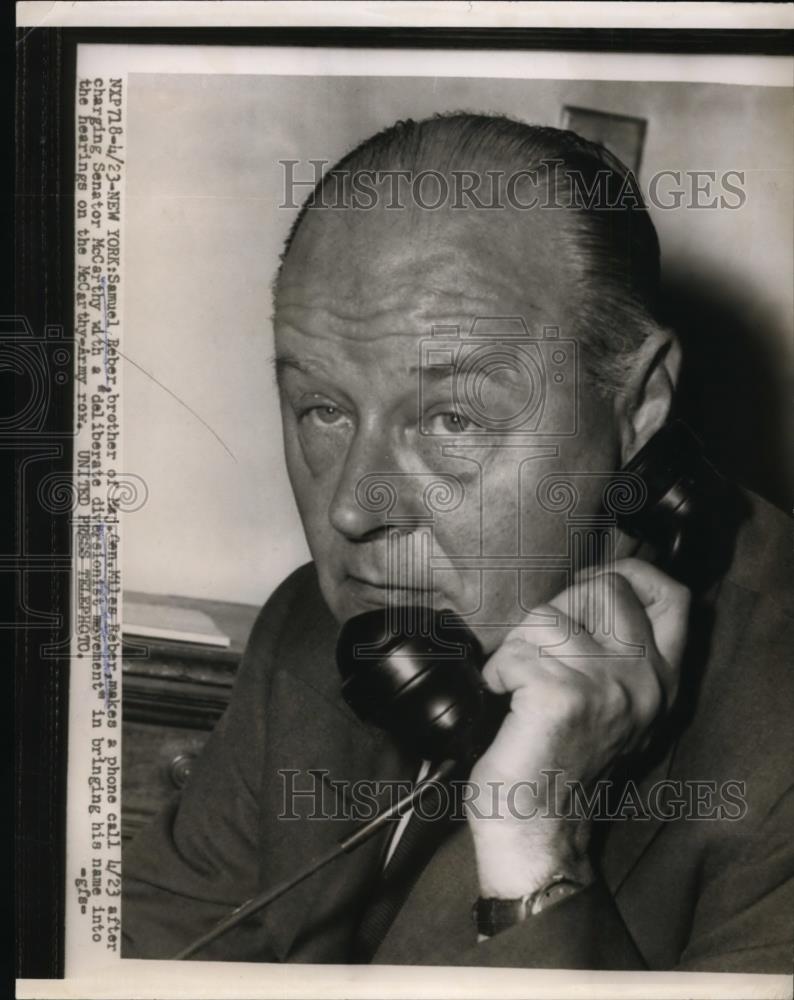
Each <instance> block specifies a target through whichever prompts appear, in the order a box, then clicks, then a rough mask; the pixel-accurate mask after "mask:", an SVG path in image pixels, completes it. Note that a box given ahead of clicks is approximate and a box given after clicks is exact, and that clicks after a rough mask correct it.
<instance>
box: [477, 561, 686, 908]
mask: <svg viewBox="0 0 794 1000" xmlns="http://www.w3.org/2000/svg"><path fill="white" fill-rule="evenodd" d="M688 608H689V593H688V591H687V590H686V589H685V588H684V587H683V586H681V585H680V584H678V583H676V582H675V581H674V580H672V579H670V578H669V577H668V576H666V575H665V574H664V573H662V572H661V571H660V570H658V569H656V568H655V567H653V566H651V565H649V564H648V563H645V562H641V561H639V560H637V559H625V560H621V561H618V562H617V563H615V565H614V570H613V572H609V573H606V572H593V573H591V574H588V575H587V576H586V577H585V578H580V579H579V581H578V582H577V583H576V584H574V585H573V586H571V587H570V588H568V589H567V590H565V591H563V592H562V593H561V594H559V595H558V596H557V597H556V598H554V599H553V600H552V601H550V602H549V604H544V605H541V606H539V607H538V608H536V609H535V610H534V612H533V614H532V616H530V618H528V619H527V623H526V624H524V625H522V626H520V627H518V628H516V629H514V630H513V631H512V632H511V633H509V635H508V636H507V638H506V640H505V641H504V643H503V644H502V646H501V647H500V648H499V649H498V650H497V651H496V652H495V653H494V654H493V656H492V657H491V658H490V660H489V661H488V663H487V664H486V666H485V670H484V672H483V676H484V678H485V680H486V682H487V684H488V686H489V687H490V688H491V689H492V690H493V691H495V692H497V693H509V694H510V695H511V700H510V710H509V712H508V714H507V716H506V718H505V720H504V722H503V724H502V726H501V728H500V729H499V732H498V733H497V735H496V738H495V739H494V741H493V743H492V744H491V746H490V747H489V748H488V750H487V752H486V753H485V754H484V755H483V756H482V757H481V758H480V760H479V761H478V762H477V764H476V765H475V767H474V769H473V770H472V773H471V782H472V784H473V785H474V786H478V787H479V790H480V792H479V797H478V798H475V799H474V800H472V801H471V802H470V803H469V804H468V806H467V811H468V821H469V825H470V828H471V831H472V834H473V837H474V844H475V850H476V855H477V866H478V871H479V878H480V888H481V893H482V895H483V896H501V897H505V898H513V897H518V896H522V895H524V894H526V893H530V892H533V891H535V890H536V889H538V888H540V887H541V886H542V885H543V884H544V883H545V882H546V881H547V880H548V879H549V878H550V877H551V876H552V875H554V874H556V873H557V872H560V871H562V872H565V873H566V874H567V875H569V876H570V877H573V878H578V879H579V880H580V881H584V882H588V881H590V879H591V877H592V875H591V872H590V868H589V861H588V858H587V847H588V841H589V825H588V823H587V822H586V820H585V819H578V820H577V819H572V818H559V817H561V816H565V815H566V808H567V805H568V802H567V801H566V798H565V793H566V792H567V790H568V786H567V785H566V783H567V782H575V783H578V784H579V785H580V786H582V788H583V790H584V791H587V790H589V789H590V788H592V786H593V785H594V783H595V782H596V781H597V780H598V779H599V778H603V777H604V776H605V775H606V774H607V773H608V772H609V770H610V768H611V767H612V765H613V764H614V762H615V761H616V759H617V758H618V757H619V756H621V755H623V754H627V753H630V752H632V751H634V750H636V749H641V748H642V747H643V746H644V745H645V744H646V743H647V742H648V739H649V738H650V731H651V727H652V726H653V724H654V722H655V721H656V720H657V718H659V717H660V715H662V714H663V713H664V712H665V711H666V710H667V709H668V708H669V707H670V706H671V705H672V703H673V701H674V699H675V696H676V693H677V690H678V672H679V666H680V661H681V656H682V653H683V648H684V642H685V638H686V625H687V618H688ZM544 618H545V619H546V623H543V619H544ZM535 622H539V623H540V624H537V625H536V624H535ZM530 623H531V624H530ZM549 771H556V772H559V773H558V774H557V776H556V781H555V782H553V783H552V782H549V781H548V780H547V778H546V777H545V776H544V773H543V772H549ZM493 783H496V784H495V785H494V784H493ZM550 788H551V789H552V790H554V789H555V788H556V789H557V795H558V797H557V800H556V801H552V802H549V801H548V792H549V789H550ZM511 790H512V791H511ZM560 796H562V798H560ZM494 805H496V810H497V811H498V817H497V818H494V808H493V807H494ZM548 812H551V813H556V816H557V818H549V816H548V815H546V816H544V813H548Z"/></svg>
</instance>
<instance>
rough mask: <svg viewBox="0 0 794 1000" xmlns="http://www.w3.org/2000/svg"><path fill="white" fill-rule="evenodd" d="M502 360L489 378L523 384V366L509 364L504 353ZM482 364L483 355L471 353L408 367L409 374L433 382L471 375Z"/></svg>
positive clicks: (509, 383) (510, 383) (512, 383)
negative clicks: (454, 358)
mask: <svg viewBox="0 0 794 1000" xmlns="http://www.w3.org/2000/svg"><path fill="white" fill-rule="evenodd" d="M500 361H502V362H503V363H502V364H501V365H500V366H499V367H498V368H497V369H496V370H492V371H490V372H489V378H496V379H497V380H498V381H503V382H505V383H507V384H508V385H516V384H518V385H519V387H520V386H522V384H523V383H522V380H521V366H520V364H518V363H516V364H515V366H514V367H513V366H508V365H507V363H506V362H507V359H506V358H505V356H504V355H502V356H501V357H500ZM481 365H482V357H480V358H477V357H476V356H474V357H472V356H471V355H469V356H468V357H467V358H464V359H463V360H462V361H450V362H441V363H438V364H432V365H412V366H411V367H410V368H409V369H408V374H409V375H420V376H421V378H422V379H423V380H430V381H433V382H445V381H447V380H448V379H450V378H453V377H460V376H466V375H469V374H470V373H471V372H476V371H477V368H478V367H479V366H481Z"/></svg>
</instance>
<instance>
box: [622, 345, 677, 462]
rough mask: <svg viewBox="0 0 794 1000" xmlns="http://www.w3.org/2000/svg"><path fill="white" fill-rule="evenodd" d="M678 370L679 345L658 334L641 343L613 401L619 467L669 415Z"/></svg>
mask: <svg viewBox="0 0 794 1000" xmlns="http://www.w3.org/2000/svg"><path fill="white" fill-rule="evenodd" d="M680 369H681V345H680V344H679V342H678V339H677V338H676V337H675V335H674V334H672V333H670V332H669V331H667V330H659V331H658V332H657V333H655V334H653V335H652V336H651V337H648V339H647V340H646V341H645V343H644V344H643V346H642V347H641V348H640V351H639V354H638V357H637V359H636V361H635V365H634V370H633V373H632V375H631V377H630V379H629V384H628V385H627V387H626V390H625V391H624V392H623V393H621V394H620V396H619V397H618V398H617V399H616V401H615V405H616V408H617V414H616V416H617V420H618V427H619V428H620V447H621V463H622V464H623V465H625V464H626V462H628V461H629V459H630V458H632V456H634V455H635V454H636V453H637V452H638V451H639V450H640V448H642V446H643V445H644V444H645V443H646V441H649V440H650V439H651V438H652V437H653V435H654V434H655V433H656V432H657V431H658V430H659V429H660V428H661V427H662V425H663V424H664V423H665V421H666V420H667V418H668V417H669V415H670V411H671V409H672V406H673V399H674V397H675V387H676V384H677V382H678V375H679V372H680Z"/></svg>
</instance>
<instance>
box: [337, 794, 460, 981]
mask: <svg viewBox="0 0 794 1000" xmlns="http://www.w3.org/2000/svg"><path fill="white" fill-rule="evenodd" d="M451 809H452V796H451V795H450V794H447V792H446V790H445V789H442V790H439V785H438V784H437V783H435V782H433V783H431V784H428V786H427V788H426V789H425V791H424V792H423V793H422V795H421V797H420V800H419V802H418V803H417V806H416V807H415V808H414V811H413V813H412V814H411V818H410V819H409V820H408V823H407V825H406V827H405V829H404V830H403V834H402V836H401V837H400V839H399V841H398V842H397V846H396V847H395V848H394V851H393V853H392V856H391V858H389V861H388V864H387V865H386V867H385V868H384V870H383V872H382V874H381V876H380V878H379V879H378V881H377V884H376V885H375V889H374V892H373V895H372V897H371V898H370V900H369V902H368V903H367V906H366V907H365V909H364V912H363V914H362V917H361V921H360V923H359V925H358V928H357V930H356V933H355V935H354V938H353V943H352V950H351V961H353V962H357V963H367V962H370V961H371V960H372V957H373V955H374V954H375V952H376V951H377V949H378V946H379V945H380V943H381V941H382V940H383V939H384V937H385V936H386V933H387V932H388V930H389V928H390V927H391V925H392V923H393V922H394V919H395V917H396V916H397V914H398V913H399V911H400V908H401V907H402V905H403V903H404V902H405V900H406V898H407V897H408V894H409V893H410V891H411V889H412V888H413V887H414V885H415V883H416V881H417V879H418V878H419V876H420V875H421V873H422V871H423V869H424V868H425V866H426V865H427V863H428V861H429V860H430V858H431V857H432V856H433V854H434V853H435V851H436V848H437V847H438V846H439V844H440V843H441V841H442V840H443V838H444V835H445V834H446V833H447V832H448V830H449V828H450V812H451Z"/></svg>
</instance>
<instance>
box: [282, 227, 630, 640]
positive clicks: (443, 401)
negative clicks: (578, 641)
mask: <svg viewBox="0 0 794 1000" xmlns="http://www.w3.org/2000/svg"><path fill="white" fill-rule="evenodd" d="M559 227H560V218H559V212H550V211H547V212H545V213H543V212H535V213H534V215H533V217H532V218H527V213H523V214H517V213H509V212H484V211H479V212H476V213H474V212H470V211H464V212H461V211H455V210H451V209H450V210H442V211H436V212H428V211H420V210H417V209H413V210H402V211H391V212H389V211H386V210H382V209H380V208H378V209H375V210H372V211H369V212H364V211H354V210H350V209H347V210H321V211H314V212H310V213H309V215H308V217H307V218H306V219H305V220H304V222H303V224H302V226H301V228H300V230H299V232H298V234H297V236H296V239H295V241H294V243H293V245H292V247H291V249H290V252H289V255H288V257H287V260H286V262H285V265H284V269H283V274H282V279H281V282H280V284H279V289H278V294H277V299H276V315H275V328H276V358H277V364H278V370H279V384H280V392H281V406H282V416H283V423H284V441H285V449H286V458H287V466H288V470H289V475H290V480H291V482H292V486H293V489H294V492H295V497H296V500H297V504H298V508H299V511H300V515H301V518H302V520H303V525H304V528H305V531H306V536H307V540H308V544H309V548H310V550H311V553H312V556H313V558H314V560H315V562H316V565H317V571H318V574H319V581H320V586H321V589H322V592H323V595H324V597H325V599H326V601H327V603H328V605H329V607H330V608H331V610H332V612H333V614H334V615H335V617H336V618H337V619H338V620H339V621H344V620H345V619H347V618H349V617H350V616H352V615H354V614H357V613H359V612H361V611H364V610H367V609H369V608H372V607H377V606H381V607H382V606H383V605H384V604H385V603H386V602H388V601H390V602H392V603H398V604H432V605H433V606H435V607H438V608H452V609H453V610H455V611H457V612H458V613H459V614H461V615H463V616H464V617H465V618H466V620H467V621H468V622H469V624H470V625H471V626H472V627H473V628H474V629H475V632H477V634H478V635H479V638H480V640H481V642H482V643H483V646H484V648H485V649H486V651H487V652H488V651H491V650H493V649H494V648H496V646H497V645H498V644H499V643H500V642H501V639H502V638H503V637H504V634H505V633H506V631H507V630H508V629H509V628H511V627H513V626H515V625H517V624H518V623H519V622H521V621H523V620H524V619H525V618H526V616H527V613H528V612H529V611H530V610H531V609H532V608H533V607H534V606H536V605H537V604H539V603H540V602H542V601H544V600H547V599H548V598H550V597H551V596H553V595H554V594H555V593H557V592H558V591H559V590H560V589H562V588H563V587H564V586H565V585H566V583H567V582H568V579H567V576H566V567H567V566H568V565H569V557H568V542H567V536H568V530H567V525H566V514H565V512H561V511H560V510H559V508H558V509H554V507H555V505H554V503H549V502H545V503H544V502H542V501H541V500H539V498H538V492H537V491H538V487H539V486H540V487H541V493H542V492H543V488H542V487H543V484H542V481H543V480H544V479H546V477H548V476H549V475H550V474H552V473H560V474H564V473H570V472H577V473H581V472H587V471H594V472H600V473H604V472H606V471H607V470H610V469H614V468H615V467H616V465H617V464H618V462H617V456H618V452H619V444H618V430H617V425H616V421H615V418H614V416H613V407H612V406H611V404H610V403H608V402H607V401H605V400H604V399H602V398H600V397H599V396H598V395H597V394H596V393H595V392H594V391H592V390H591V389H589V388H588V386H587V384H586V379H584V378H583V377H582V373H581V359H580V363H579V368H578V375H579V377H578V379H576V380H575V379H574V378H573V377H572V371H573V369H572V367H571V366H570V364H568V366H567V367H566V366H565V365H563V366H562V368H561V369H560V370H561V371H563V373H564V377H563V378H562V380H561V381H560V382H559V383H558V382H556V381H552V377H551V367H550V365H551V362H550V354H551V351H550V349H547V348H549V345H548V344H546V345H545V347H544V348H543V349H542V350H541V353H540V355H539V354H538V353H537V352H536V351H535V349H534V348H531V347H530V348H528V349H527V347H526V346H525V345H524V344H523V343H522V338H520V337H519V338H518V339H515V338H513V337H510V336H508V337H505V336H504V333H505V331H506V330H507V331H512V333H515V329H516V328H515V326H514V325H513V326H512V327H511V326H510V325H509V324H505V321H504V319H502V318H504V317H523V320H524V322H525V323H526V326H527V328H528V330H529V338H528V341H529V343H532V342H534V343H535V344H537V343H539V341H540V339H541V338H542V337H543V328H544V327H549V326H551V327H558V328H559V331H560V332H559V336H560V337H561V338H563V339H564V338H566V336H570V331H571V329H572V320H573V318H574V316H575V310H576V308H577V298H578V296H577V289H576V288H575V287H573V284H572V282H571V280H570V278H569V276H568V275H567V274H566V273H564V271H565V268H564V266H563V265H561V264H560V260H559V254H558V253H557V250H556V249H555V248H556V246H557V245H558V240H557V234H558V230H559ZM475 321H477V325H476V327H475V332H476V337H475V339H474V340H472V338H471V333H470V332H471V330H472V326H473V324H474V323H475ZM438 327H446V328H452V330H453V332H454V329H455V328H457V330H458V331H459V336H458V338H457V339H455V338H454V337H453V346H455V347H460V345H461V344H464V345H466V347H465V349H464V351H463V353H459V354H456V355H455V358H456V359H457V361H456V362H454V363H453V364H452V365H447V364H445V363H443V357H444V355H443V353H442V355H437V354H433V353H432V352H429V350H428V346H427V345H428V344H431V345H432V344H433V343H434V341H435V339H436V338H435V337H434V338H433V340H432V341H431V340H430V338H431V336H432V335H433V330H434V328H436V337H437V336H438ZM491 340H492V342H493V350H491V348H490V344H491ZM423 344H424V345H425V346H424V347H423ZM527 350H528V353H527ZM522 351H523V353H522ZM447 354H448V352H447ZM528 355H531V359H532V360H531V361H529V362H527V357H528ZM439 357H441V358H442V363H438V358H439ZM463 357H466V358H468V359H469V361H471V359H472V358H477V359H479V361H478V364H479V368H478V369H477V368H476V366H475V369H472V370H468V371H466V372H465V373H464V372H462V370H461V369H460V368H456V367H455V365H456V364H459V363H460V360H461V358H463ZM433 359H435V363H434V360H433ZM533 361H534V364H533V363H532V362H533ZM539 372H543V374H542V375H541V376H540V379H541V380H542V381H543V385H540V384H539V381H538V373H539ZM544 391H545V395H543V396H542V397H541V396H540V395H538V394H539V393H541V394H542V393H544ZM541 398H542V407H541V406H540V402H539V401H540V400H541ZM467 399H468V400H470V401H471V402H472V404H473V405H465V403H466V400H467ZM461 400H463V403H464V405H461ZM536 403H537V404H538V405H537V406H536ZM574 407H575V409H574ZM539 408H540V409H542V424H541V425H540V429H541V430H542V431H544V433H543V434H538V433H534V434H533V433H529V432H528V428H529V426H530V424H529V423H527V422H526V421H525V420H524V419H523V418H521V417H520V416H517V415H519V414H521V413H522V412H523V413H524V414H527V413H530V414H533V413H534V415H535V418H536V417H537V414H538V412H539V411H540V409H539ZM573 412H576V433H575V434H571V433H570V431H571V427H572V416H571V414H572V413H573ZM472 414H474V415H475V416H477V417H478V421H477V422H474V421H472V419H471V418H472ZM530 423H531V422H530ZM532 426H538V425H537V420H535V422H534V424H532ZM486 431H487V432H488V433H487V434H486V433H485V432H486ZM548 482H549V480H548V479H546V484H548ZM599 482H600V485H599V486H598V487H597V486H596V484H595V482H593V484H592V486H591V485H589V484H590V483H591V480H589V479H588V478H587V477H584V478H578V479H577V483H578V489H579V491H580V494H581V499H580V501H579V504H578V506H577V514H580V515H581V514H583V513H584V514H587V513H594V512H595V510H596V508H597V506H598V503H599V497H600V486H602V485H603V477H599ZM434 484H435V485H434Z"/></svg>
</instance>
